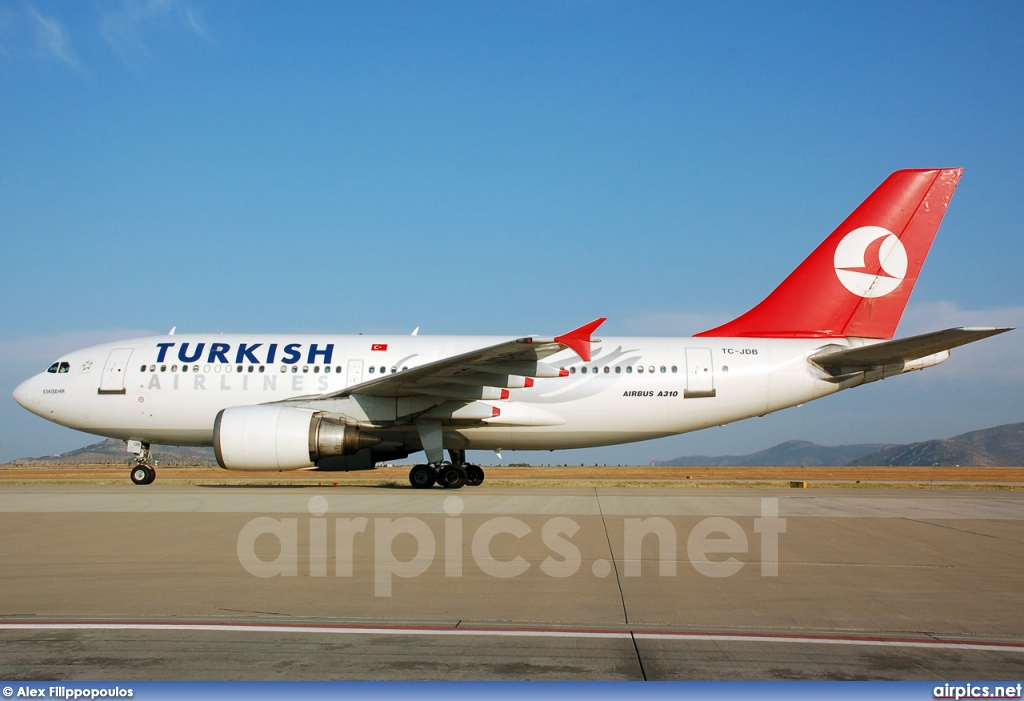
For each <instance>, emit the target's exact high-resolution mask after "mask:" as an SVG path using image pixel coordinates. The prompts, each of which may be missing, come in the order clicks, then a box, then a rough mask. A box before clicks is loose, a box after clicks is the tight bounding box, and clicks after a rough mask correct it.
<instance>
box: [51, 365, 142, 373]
mask: <svg viewBox="0 0 1024 701" xmlns="http://www.w3.org/2000/svg"><path fill="white" fill-rule="evenodd" d="M52 372H57V363H54V364H53V370H52ZM139 372H146V366H145V365H143V366H142V367H141V368H139Z"/></svg>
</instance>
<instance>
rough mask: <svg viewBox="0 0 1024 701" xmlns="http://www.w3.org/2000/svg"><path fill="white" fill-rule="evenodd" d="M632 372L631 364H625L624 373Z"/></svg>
mask: <svg viewBox="0 0 1024 701" xmlns="http://www.w3.org/2000/svg"><path fill="white" fill-rule="evenodd" d="M632 372H633V366H632V365H627V366H626V374H630V373H632Z"/></svg>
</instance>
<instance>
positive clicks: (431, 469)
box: [409, 450, 484, 489]
mask: <svg viewBox="0 0 1024 701" xmlns="http://www.w3.org/2000/svg"><path fill="white" fill-rule="evenodd" d="M448 454H449V455H450V456H451V458H452V460H451V462H442V463H434V464H430V465H416V466H415V467H413V468H412V470H410V471H409V484H411V485H412V486H413V488H414V489H430V488H431V487H433V486H434V485H435V484H439V485H441V486H442V487H444V488H445V489H462V487H464V486H466V485H469V486H470V487H477V486H479V485H481V484H483V481H484V471H483V469H482V468H481V467H480V466H479V465H472V464H469V463H467V462H466V451H464V450H449V451H448Z"/></svg>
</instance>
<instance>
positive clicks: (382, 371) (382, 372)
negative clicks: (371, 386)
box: [380, 365, 384, 375]
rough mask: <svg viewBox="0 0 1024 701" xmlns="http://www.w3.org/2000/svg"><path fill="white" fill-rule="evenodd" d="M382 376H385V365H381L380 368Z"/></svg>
mask: <svg viewBox="0 0 1024 701" xmlns="http://www.w3.org/2000/svg"><path fill="white" fill-rule="evenodd" d="M380 374H381V375H383V374H384V366H383V365H381V366H380Z"/></svg>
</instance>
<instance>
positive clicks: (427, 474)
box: [409, 465, 437, 489]
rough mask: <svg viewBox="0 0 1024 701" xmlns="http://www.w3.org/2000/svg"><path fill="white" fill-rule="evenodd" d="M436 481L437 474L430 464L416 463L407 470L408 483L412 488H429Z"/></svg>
mask: <svg viewBox="0 0 1024 701" xmlns="http://www.w3.org/2000/svg"><path fill="white" fill-rule="evenodd" d="M436 481H437V476H436V474H435V473H434V468H432V467H431V466H430V465H416V466H415V467H413V468H412V470H410V471H409V484H411V485H412V487H413V489H430V488H431V487H433V486H434V482H436Z"/></svg>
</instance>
